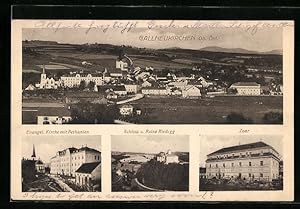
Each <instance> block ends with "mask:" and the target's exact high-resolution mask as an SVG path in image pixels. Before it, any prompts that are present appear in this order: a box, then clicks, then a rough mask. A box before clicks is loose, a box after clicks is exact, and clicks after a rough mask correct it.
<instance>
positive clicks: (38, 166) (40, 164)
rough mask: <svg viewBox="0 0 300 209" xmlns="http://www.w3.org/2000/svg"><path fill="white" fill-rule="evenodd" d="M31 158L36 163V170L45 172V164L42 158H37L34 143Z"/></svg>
mask: <svg viewBox="0 0 300 209" xmlns="http://www.w3.org/2000/svg"><path fill="white" fill-rule="evenodd" d="M31 160H32V161H34V163H35V170H36V172H37V173H45V164H44V163H43V161H42V160H41V159H40V158H38V159H37V157H36V153H35V146H34V144H33V145H32V155H31Z"/></svg>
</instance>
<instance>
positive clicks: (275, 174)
mask: <svg viewBox="0 0 300 209" xmlns="http://www.w3.org/2000/svg"><path fill="white" fill-rule="evenodd" d="M282 139H283V137H282V136H281V135H276V136H275V135H251V136H249V135H247V136H245V135H234V136H233V135H227V136H225V135H210V136H201V137H200V155H199V190H200V191H243V190H252V191H256V190H283V179H284V173H283V171H284V162H283V158H282V150H283V149H282Z"/></svg>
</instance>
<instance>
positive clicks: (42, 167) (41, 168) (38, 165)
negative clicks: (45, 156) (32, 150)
mask: <svg viewBox="0 0 300 209" xmlns="http://www.w3.org/2000/svg"><path fill="white" fill-rule="evenodd" d="M35 169H36V172H38V173H45V164H44V163H43V162H42V161H41V160H40V159H38V160H37V161H36V162H35Z"/></svg>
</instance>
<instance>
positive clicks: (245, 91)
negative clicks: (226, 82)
mask: <svg viewBox="0 0 300 209" xmlns="http://www.w3.org/2000/svg"><path fill="white" fill-rule="evenodd" d="M230 88H231V89H236V90H237V93H236V94H237V95H245V96H258V95H260V93H261V86H260V84H258V83H255V82H237V83H234V84H232V85H231V86H230Z"/></svg>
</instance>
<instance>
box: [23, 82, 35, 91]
mask: <svg viewBox="0 0 300 209" xmlns="http://www.w3.org/2000/svg"><path fill="white" fill-rule="evenodd" d="M35 89H36V88H35V87H34V85H32V84H29V85H28V86H27V87H26V88H25V91H34V90H35Z"/></svg>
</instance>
